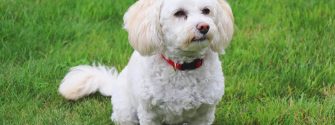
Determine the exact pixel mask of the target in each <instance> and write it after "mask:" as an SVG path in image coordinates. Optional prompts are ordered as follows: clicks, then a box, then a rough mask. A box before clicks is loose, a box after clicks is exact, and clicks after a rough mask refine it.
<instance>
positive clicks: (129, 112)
mask: <svg viewBox="0 0 335 125" xmlns="http://www.w3.org/2000/svg"><path fill="white" fill-rule="evenodd" d="M205 9H206V10H205ZM207 10H209V13H207V12H208V11H207ZM178 12H179V13H178ZM176 13H177V14H176ZM200 23H201V24H206V25H208V26H209V29H208V32H207V33H205V34H204V33H200V30H199V28H197V25H199V24H200ZM124 24H125V25H124V26H125V29H126V30H127V31H128V33H129V41H130V44H131V45H132V47H133V48H134V49H135V50H136V51H135V52H134V53H133V54H132V56H131V58H130V61H129V63H128V65H127V66H126V67H125V68H124V69H123V71H122V72H121V73H120V74H118V73H117V72H116V70H115V69H114V68H112V69H108V68H105V67H103V66H77V67H74V68H72V69H71V71H70V72H69V73H68V74H67V75H66V76H65V78H64V80H63V81H62V83H61V85H60V87H59V92H60V93H61V94H62V95H63V96H64V97H65V98H67V99H70V100H77V99H79V98H81V97H83V96H85V95H88V94H91V93H93V92H96V91H99V92H100V93H102V94H103V95H106V96H112V104H113V114H112V120H113V121H114V122H116V123H117V124H120V125H136V124H141V125H161V124H189V125H209V124H212V122H213V121H214V114H215V106H216V105H217V104H218V102H219V101H220V100H221V97H222V96H223V94H224V77H223V73H222V69H221V62H220V60H219V56H218V54H219V53H223V52H224V49H225V48H226V47H227V46H228V44H229V42H230V40H231V38H232V35H233V15H232V11H231V9H230V7H229V5H228V4H227V2H226V1H225V0H139V1H137V2H136V3H135V4H134V5H132V6H131V7H130V8H129V10H128V11H127V13H126V14H125V16H124ZM200 38H203V39H200ZM199 39H200V40H199ZM161 55H165V56H166V57H167V58H169V59H171V60H174V61H175V62H178V63H185V62H191V61H192V60H194V59H196V58H202V59H203V60H204V64H203V65H202V66H201V67H200V68H197V69H194V70H186V71H180V70H175V69H174V68H172V67H171V66H170V65H169V64H168V63H167V62H166V61H165V60H164V59H162V57H161Z"/></svg>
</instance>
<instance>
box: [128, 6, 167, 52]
mask: <svg viewBox="0 0 335 125" xmlns="http://www.w3.org/2000/svg"><path fill="white" fill-rule="evenodd" d="M161 4H162V0H138V1H136V3H134V4H133V5H132V6H131V7H130V8H129V9H128V11H127V12H126V14H125V15H124V17H123V20H124V28H125V29H126V30H127V31H128V39H129V42H130V44H131V46H132V47H133V48H134V49H135V50H136V51H138V52H139V53H140V54H141V55H144V56H145V55H153V54H155V53H156V52H157V51H159V48H160V46H161V44H162V41H161V40H162V35H161V34H162V33H161V27H160V24H159V15H160V8H161Z"/></svg>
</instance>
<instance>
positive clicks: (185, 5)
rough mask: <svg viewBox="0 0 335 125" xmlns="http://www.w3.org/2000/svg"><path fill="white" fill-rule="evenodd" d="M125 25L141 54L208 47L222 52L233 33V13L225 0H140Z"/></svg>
mask: <svg viewBox="0 0 335 125" xmlns="http://www.w3.org/2000/svg"><path fill="white" fill-rule="evenodd" d="M124 26H125V29H126V30H127V31H128V33H129V34H128V35H129V41H130V44H131V45H132V47H133V48H134V49H135V50H136V51H138V52H139V53H140V54H141V55H152V54H156V53H159V52H161V51H163V50H170V51H174V50H177V51H185V52H197V51H201V50H204V49H206V48H211V50H213V51H215V52H218V53H222V52H224V49H225V48H226V47H227V46H228V44H229V42H230V40H231V38H232V36H233V15H232V11H231V9H230V6H229V5H228V3H227V2H226V1H225V0H139V1H137V2H136V3H135V4H134V5H132V6H131V7H130V8H129V10H128V11H127V13H126V14H125V16H124Z"/></svg>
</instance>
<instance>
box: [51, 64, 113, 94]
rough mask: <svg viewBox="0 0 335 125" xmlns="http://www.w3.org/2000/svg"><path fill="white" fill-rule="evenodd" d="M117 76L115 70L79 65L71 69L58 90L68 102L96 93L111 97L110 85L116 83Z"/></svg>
mask: <svg viewBox="0 0 335 125" xmlns="http://www.w3.org/2000/svg"><path fill="white" fill-rule="evenodd" d="M117 76H118V72H117V70H116V69H115V68H106V67H104V66H88V65H80V66H76V67H73V68H71V70H70V72H69V73H67V74H66V76H65V78H64V79H63V81H62V83H61V85H60V86H59V89H58V90H59V92H60V94H61V95H62V96H64V97H65V98H66V99H69V100H77V99H79V98H81V97H84V96H87V95H89V94H91V93H94V92H96V91H99V92H100V93H101V94H102V95H104V96H111V95H112V94H111V93H112V84H113V82H116V81H117Z"/></svg>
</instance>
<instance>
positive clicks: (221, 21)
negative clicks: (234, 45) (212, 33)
mask: <svg viewBox="0 0 335 125" xmlns="http://www.w3.org/2000/svg"><path fill="white" fill-rule="evenodd" d="M217 1H218V4H217V7H216V8H217V10H216V13H215V24H216V25H217V27H218V30H219V33H220V35H219V37H217V38H214V39H213V42H212V44H211V48H212V50H213V51H215V52H218V53H221V54H223V53H224V49H225V48H227V47H228V45H229V43H230V41H231V39H232V37H233V33H234V16H233V13H232V10H231V8H230V6H229V4H228V3H227V1H226V0H217Z"/></svg>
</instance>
